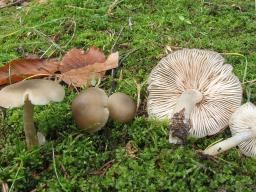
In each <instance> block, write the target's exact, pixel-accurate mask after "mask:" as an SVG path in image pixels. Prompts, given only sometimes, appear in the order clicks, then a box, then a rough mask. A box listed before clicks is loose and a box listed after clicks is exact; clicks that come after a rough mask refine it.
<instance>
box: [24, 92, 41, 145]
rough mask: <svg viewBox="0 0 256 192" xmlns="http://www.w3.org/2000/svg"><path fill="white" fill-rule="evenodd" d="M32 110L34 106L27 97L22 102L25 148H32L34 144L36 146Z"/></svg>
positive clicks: (36, 139) (36, 140)
mask: <svg viewBox="0 0 256 192" xmlns="http://www.w3.org/2000/svg"><path fill="white" fill-rule="evenodd" d="M33 112H34V106H33V104H32V103H31V102H30V100H29V99H28V97H27V98H26V99H25V102H24V114H23V123H24V131H25V136H26V143H27V148H28V149H29V150H30V149H32V148H33V147H34V146H38V138H37V134H36V129H35V125H34V120H33Z"/></svg>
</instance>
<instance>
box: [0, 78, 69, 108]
mask: <svg viewBox="0 0 256 192" xmlns="http://www.w3.org/2000/svg"><path fill="white" fill-rule="evenodd" d="M64 96H65V91H64V88H63V87H62V86H61V85H60V84H58V83H56V82H54V81H50V80H45V79H31V80H25V81H20V82H18V83H15V84H12V85H9V86H6V87H4V88H3V89H2V90H1V91H0V106H2V107H5V108H13V107H20V106H22V105H23V104H24V101H25V98H26V97H28V99H29V100H30V102H31V103H32V104H33V105H46V104H48V103H49V102H51V101H53V102H60V101H62V100H63V98H64Z"/></svg>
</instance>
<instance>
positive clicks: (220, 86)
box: [147, 49, 242, 144]
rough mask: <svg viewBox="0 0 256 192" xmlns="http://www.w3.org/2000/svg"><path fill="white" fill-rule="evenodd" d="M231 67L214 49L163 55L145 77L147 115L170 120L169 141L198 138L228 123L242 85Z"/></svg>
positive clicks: (177, 141) (216, 130) (240, 93)
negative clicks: (189, 136) (146, 83)
mask: <svg viewBox="0 0 256 192" xmlns="http://www.w3.org/2000/svg"><path fill="white" fill-rule="evenodd" d="M232 69H233V68H232V66H231V65H229V64H224V58H223V57H222V56H221V55H220V54H218V53H216V52H213V51H207V50H199V49H182V50H179V51H176V52H173V53H171V54H169V55H167V56H166V57H164V58H163V59H162V60H161V61H160V62H159V63H158V65H157V66H156V67H155V68H154V69H153V70H152V72H151V74H150V76H149V80H148V84H149V85H148V92H149V96H148V103H147V110H148V113H149V115H151V116H156V117H158V118H169V119H171V126H170V135H169V142H170V143H176V144H183V143H184V142H185V141H186V137H187V135H188V134H190V135H192V136H194V137H197V138H201V137H205V136H207V135H213V134H216V133H218V132H219V131H220V130H222V129H224V128H226V127H227V125H228V120H229V118H230V116H231V114H232V113H233V112H234V111H235V110H236V109H237V108H238V107H239V106H240V104H241V99H242V88H241V84H240V82H239V79H238V78H237V77H236V76H235V75H234V74H233V72H232Z"/></svg>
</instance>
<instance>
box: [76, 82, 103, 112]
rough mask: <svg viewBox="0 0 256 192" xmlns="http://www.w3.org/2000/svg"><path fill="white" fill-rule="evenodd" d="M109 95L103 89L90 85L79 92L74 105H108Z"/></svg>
mask: <svg viewBox="0 0 256 192" xmlns="http://www.w3.org/2000/svg"><path fill="white" fill-rule="evenodd" d="M107 102H108V96H107V94H106V93H105V91H104V90H103V89H100V88H97V87H90V88H88V89H87V90H86V91H84V92H81V93H79V94H78V95H77V96H76V98H75V99H74V101H73V104H72V105H76V106H79V105H80V104H81V105H84V106H85V105H97V106H102V107H105V106H107Z"/></svg>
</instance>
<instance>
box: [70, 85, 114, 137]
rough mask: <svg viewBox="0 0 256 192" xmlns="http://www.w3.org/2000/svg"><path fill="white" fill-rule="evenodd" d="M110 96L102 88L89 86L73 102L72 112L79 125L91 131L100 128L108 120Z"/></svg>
mask: <svg viewBox="0 0 256 192" xmlns="http://www.w3.org/2000/svg"><path fill="white" fill-rule="evenodd" d="M107 101H108V97H107V95H106V93H105V91H104V90H102V89H100V88H94V87H91V88H88V89H87V90H86V91H85V92H82V93H79V94H78V95H77V96H76V98H75V99H74V100H73V102H72V106H71V108H72V112H73V116H74V119H75V121H76V123H77V125H78V126H79V127H80V128H81V129H84V130H86V131H88V132H90V133H93V132H96V131H98V130H100V129H101V128H102V127H104V126H105V124H106V123H107V121H108V117H109V110H108V109H107Z"/></svg>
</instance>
